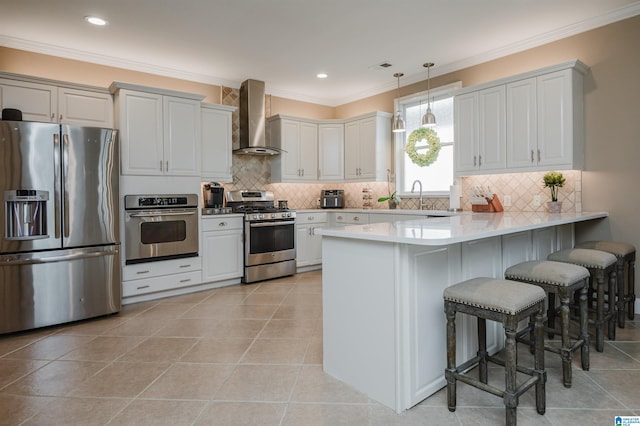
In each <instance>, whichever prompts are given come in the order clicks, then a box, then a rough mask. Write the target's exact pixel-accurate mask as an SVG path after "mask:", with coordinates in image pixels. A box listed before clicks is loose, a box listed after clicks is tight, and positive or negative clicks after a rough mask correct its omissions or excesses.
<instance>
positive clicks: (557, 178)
mask: <svg viewBox="0 0 640 426" xmlns="http://www.w3.org/2000/svg"><path fill="white" fill-rule="evenodd" d="M542 180H543V182H544V187H545V188H549V189H551V201H549V202H548V203H547V209H548V210H549V213H560V211H561V210H562V201H558V188H562V187H563V186H564V183H565V182H566V181H567V180H566V179H565V178H564V176H562V173H561V172H548V173H546V174H545V175H544V177H543V178H542Z"/></svg>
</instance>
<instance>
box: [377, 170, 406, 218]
mask: <svg viewBox="0 0 640 426" xmlns="http://www.w3.org/2000/svg"><path fill="white" fill-rule="evenodd" d="M387 193H388V194H389V195H388V196H387V197H380V198H378V202H379V203H382V202H385V201H388V202H389V208H390V209H395V208H396V207H398V204H400V201H401V200H400V197H399V196H397V195H396V191H393V193H392V192H391V170H389V169H387Z"/></svg>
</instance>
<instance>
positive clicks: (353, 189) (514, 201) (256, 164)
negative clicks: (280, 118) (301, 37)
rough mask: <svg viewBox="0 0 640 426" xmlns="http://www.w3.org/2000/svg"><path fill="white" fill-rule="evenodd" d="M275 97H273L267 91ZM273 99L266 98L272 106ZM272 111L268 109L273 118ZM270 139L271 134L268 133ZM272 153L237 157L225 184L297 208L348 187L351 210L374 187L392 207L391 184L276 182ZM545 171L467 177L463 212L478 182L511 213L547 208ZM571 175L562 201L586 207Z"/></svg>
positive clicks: (228, 98)
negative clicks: (322, 194)
mask: <svg viewBox="0 0 640 426" xmlns="http://www.w3.org/2000/svg"><path fill="white" fill-rule="evenodd" d="M267 96H269V95H267ZM222 103H223V104H224V105H231V106H235V107H238V106H239V93H238V89H233V88H228V87H223V88H222ZM270 104H271V103H270V102H266V105H267V108H268V107H269V106H270ZM270 115H271V111H269V110H267V116H270ZM238 123H239V120H238V112H237V111H236V112H235V113H234V116H233V142H234V147H237V143H238V140H239V124H238ZM267 137H268V135H267ZM270 161H271V159H270V157H263V156H253V155H238V154H234V155H233V166H232V173H233V183H225V184H224V186H225V189H226V190H235V189H266V190H270V191H273V193H274V196H275V199H276V200H288V201H289V207H290V208H293V209H313V208H317V207H318V202H319V199H320V191H321V190H323V189H343V190H344V194H345V207H346V208H361V207H362V206H363V200H362V194H363V192H362V190H363V188H369V189H370V190H371V194H372V202H371V208H373V209H386V208H388V205H387V203H386V202H383V203H378V202H377V199H378V198H379V197H384V196H387V195H388V191H387V183H386V182H350V183H271V181H270V180H271V164H270ZM544 174H545V172H530V173H507V174H497V175H483V176H469V177H464V178H461V179H460V181H461V184H462V194H463V196H462V199H461V203H460V205H461V207H462V209H463V210H467V211H470V210H471V203H470V202H469V194H470V191H471V188H472V187H473V186H478V185H482V186H484V187H485V188H486V187H488V188H490V189H491V191H492V192H493V193H495V194H497V195H498V197H499V198H500V200H501V201H502V204H503V205H504V204H505V196H507V197H509V198H511V205H510V206H506V205H504V209H505V211H540V212H544V211H546V202H547V201H551V193H550V191H549V189H548V188H544V187H543V183H542V177H543V175H544ZM563 174H564V176H565V178H566V180H567V181H566V183H565V185H564V187H562V188H560V189H559V191H558V192H559V193H558V201H562V211H563V212H581V211H582V173H581V172H580V171H576V170H568V171H563ZM535 196H538V197H539V198H540V204H539V205H535V203H534V197H535ZM425 203H426V205H427V208H429V209H435V210H447V209H448V208H449V197H448V196H447V197H437V198H432V197H425ZM399 208H402V209H416V210H417V209H418V199H417V198H408V197H404V198H402V201H401V203H400V205H399Z"/></svg>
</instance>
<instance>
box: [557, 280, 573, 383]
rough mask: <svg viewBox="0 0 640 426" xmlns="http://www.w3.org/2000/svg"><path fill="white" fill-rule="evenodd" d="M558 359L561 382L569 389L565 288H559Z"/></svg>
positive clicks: (567, 317)
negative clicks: (559, 340)
mask: <svg viewBox="0 0 640 426" xmlns="http://www.w3.org/2000/svg"><path fill="white" fill-rule="evenodd" d="M558 296H560V332H561V342H562V343H561V345H560V357H561V358H562V382H563V384H564V386H565V387H566V388H570V387H571V358H572V352H571V342H570V341H569V310H570V309H569V299H570V298H569V294H568V291H567V288H566V287H564V288H560V289H559V294H558Z"/></svg>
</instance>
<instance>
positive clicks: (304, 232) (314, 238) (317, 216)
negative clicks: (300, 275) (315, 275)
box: [296, 212, 327, 268]
mask: <svg viewBox="0 0 640 426" xmlns="http://www.w3.org/2000/svg"><path fill="white" fill-rule="evenodd" d="M326 225H327V213H325V212H312V213H302V214H298V217H297V218H296V266H297V267H298V268H300V267H308V266H314V265H320V264H321V263H322V236H321V235H318V234H317V233H316V231H317V230H318V229H322V228H324V227H325V226H326Z"/></svg>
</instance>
